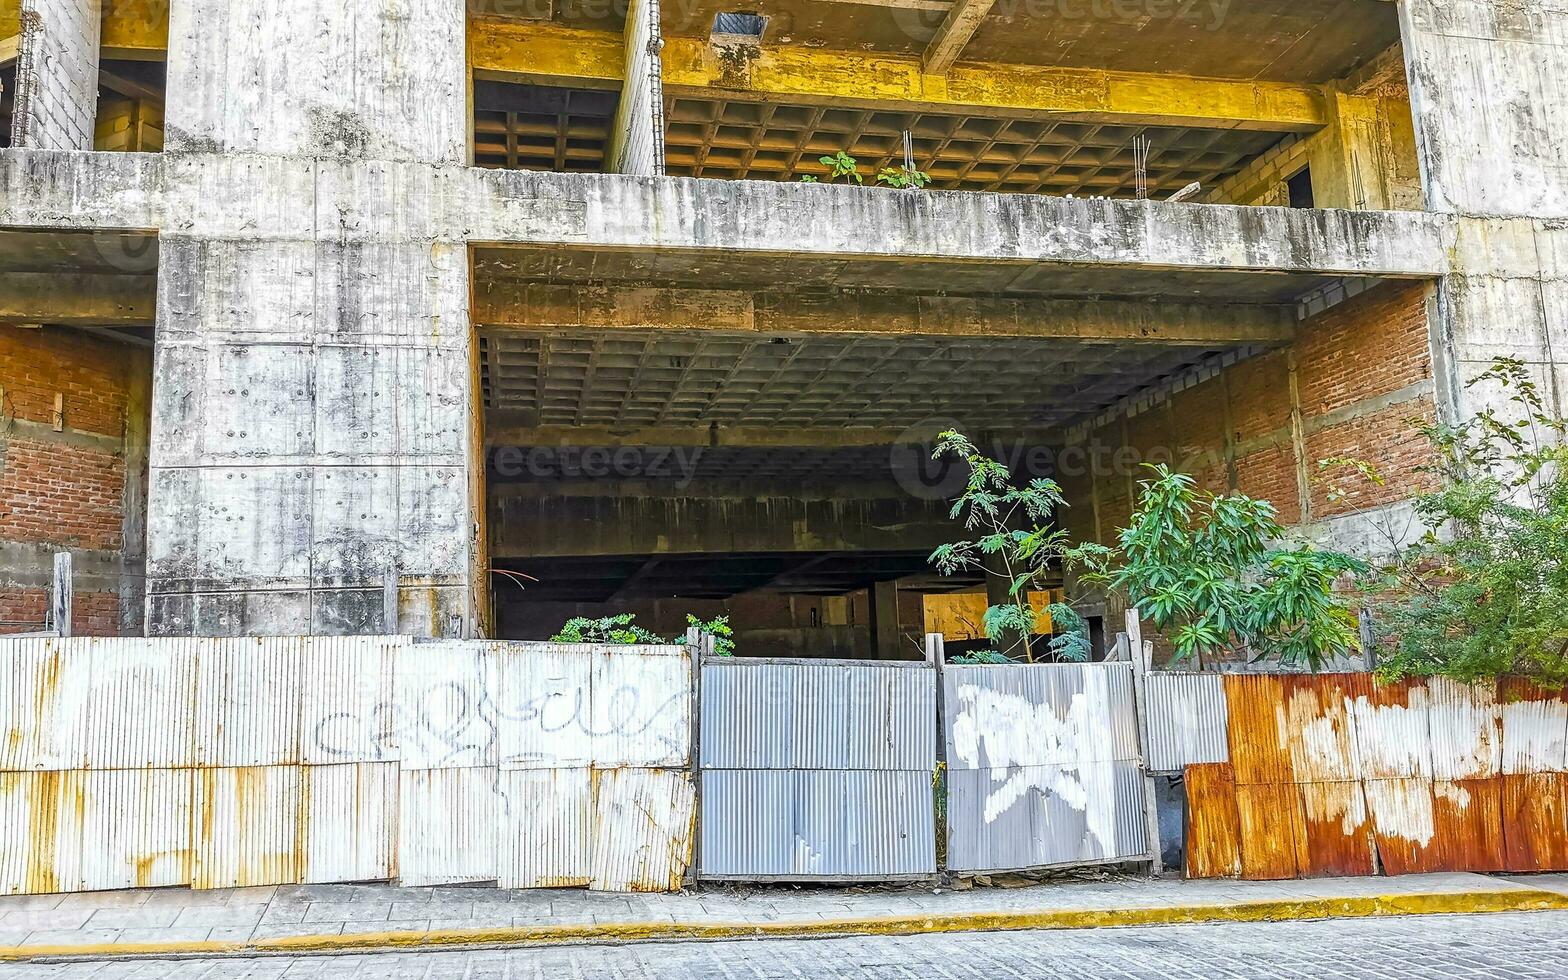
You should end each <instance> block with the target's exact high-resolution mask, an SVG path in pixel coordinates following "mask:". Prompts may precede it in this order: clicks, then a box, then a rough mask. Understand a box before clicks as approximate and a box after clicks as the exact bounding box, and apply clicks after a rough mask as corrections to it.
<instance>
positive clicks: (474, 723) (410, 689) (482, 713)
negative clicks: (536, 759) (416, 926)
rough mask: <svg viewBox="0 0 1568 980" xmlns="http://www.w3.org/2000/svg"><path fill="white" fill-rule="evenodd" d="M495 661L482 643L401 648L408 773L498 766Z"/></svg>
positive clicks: (400, 736)
mask: <svg viewBox="0 0 1568 980" xmlns="http://www.w3.org/2000/svg"><path fill="white" fill-rule="evenodd" d="M495 666H496V657H495V655H494V652H493V649H492V648H491V647H490V646H489V645H487V644H483V643H476V642H469V641H462V640H442V641H437V642H433V643H413V644H410V645H408V646H403V647H399V648H398V650H397V679H396V689H397V706H398V724H397V731H396V738H397V745H398V753H399V758H400V759H401V760H402V763H403V770H404V771H405V772H406V771H408V770H411V769H460V768H471V767H481V766H495V765H496V763H497V759H498V756H497V752H496V717H495V703H494V701H493V700H492V695H493V694H494V692H495V691H496V683H495ZM492 779H493V774H492ZM491 877H494V875H492V876H491Z"/></svg>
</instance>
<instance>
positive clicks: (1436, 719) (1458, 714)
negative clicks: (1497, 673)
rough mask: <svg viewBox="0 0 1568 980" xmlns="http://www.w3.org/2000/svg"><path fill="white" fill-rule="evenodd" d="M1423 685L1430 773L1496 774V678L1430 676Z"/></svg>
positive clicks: (1499, 758) (1442, 775) (1499, 749)
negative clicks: (1484, 680)
mask: <svg viewBox="0 0 1568 980" xmlns="http://www.w3.org/2000/svg"><path fill="white" fill-rule="evenodd" d="M1426 687H1427V693H1428V695H1429V697H1430V699H1431V712H1430V718H1431V721H1430V725H1429V728H1428V731H1429V732H1430V737H1431V742H1432V775H1433V776H1434V777H1435V778H1437V779H1486V778H1489V777H1491V776H1496V775H1498V774H1500V773H1501V772H1502V759H1503V746H1502V737H1501V730H1500V727H1499V712H1498V707H1497V682H1496V681H1492V682H1490V683H1481V684H1460V683H1457V682H1455V681H1450V680H1447V679H1445V678H1441V677H1433V678H1429V679H1428V680H1427V683H1426Z"/></svg>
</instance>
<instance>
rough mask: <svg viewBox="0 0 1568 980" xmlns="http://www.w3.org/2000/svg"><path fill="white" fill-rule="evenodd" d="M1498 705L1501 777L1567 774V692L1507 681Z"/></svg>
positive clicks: (1514, 679)
mask: <svg viewBox="0 0 1568 980" xmlns="http://www.w3.org/2000/svg"><path fill="white" fill-rule="evenodd" d="M1497 701H1498V711H1499V714H1500V716H1501V718H1502V728H1503V749H1502V771H1503V774H1504V775H1509V776H1512V775H1518V774H1521V773H1555V772H1565V771H1568V692H1564V690H1563V689H1562V688H1544V687H1540V686H1539V685H1536V684H1532V683H1531V682H1529V681H1527V680H1524V679H1523V678H1518V677H1508V678H1504V679H1503V680H1501V681H1500V682H1499V683H1498V691H1497Z"/></svg>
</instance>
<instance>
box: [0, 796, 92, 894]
mask: <svg viewBox="0 0 1568 980" xmlns="http://www.w3.org/2000/svg"><path fill="white" fill-rule="evenodd" d="M85 777H86V773H84V772H81V771H77V772H62V771H59V770H47V771H41V772H6V773H0V893H4V894H7V895H40V894H52V893H55V892H66V891H76V890H79V889H80V888H81V886H82V814H83V811H84V809H85V807H84V805H83V802H82V797H83V794H84V793H85V789H86V787H85V785H84V781H85Z"/></svg>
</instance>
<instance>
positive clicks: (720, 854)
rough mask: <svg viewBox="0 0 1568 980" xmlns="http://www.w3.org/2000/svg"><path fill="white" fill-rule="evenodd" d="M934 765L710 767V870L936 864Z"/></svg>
mask: <svg viewBox="0 0 1568 980" xmlns="http://www.w3.org/2000/svg"><path fill="white" fill-rule="evenodd" d="M932 803H933V800H932V791H931V774H930V773H929V772H926V771H898V772H893V771H862V770H831V769H830V770H789V769H760V770H743V769H707V770H704V771H703V773H702V796H701V806H702V820H701V823H700V825H699V826H700V830H701V834H702V848H701V868H700V871H699V874H700V875H701V877H704V878H726V879H751V878H762V879H768V878H794V879H820V880H842V879H865V880H878V879H887V878H899V877H911V876H921V875H928V874H934V873H935V871H936V838H935V816H934V812H933V809H934V808H933V806H932Z"/></svg>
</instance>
